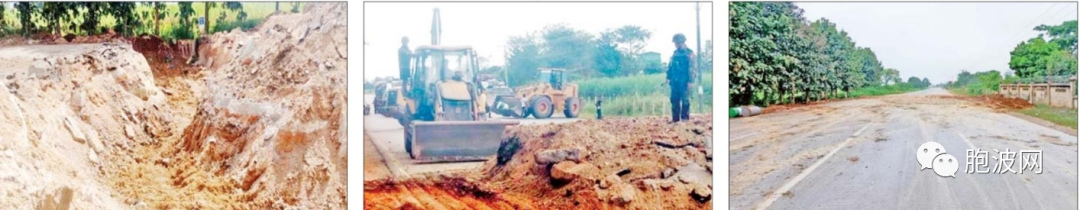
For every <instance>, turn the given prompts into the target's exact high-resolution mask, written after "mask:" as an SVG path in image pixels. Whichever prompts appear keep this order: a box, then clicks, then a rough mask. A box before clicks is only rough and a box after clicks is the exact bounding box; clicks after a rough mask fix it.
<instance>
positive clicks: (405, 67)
mask: <svg viewBox="0 0 1080 210" xmlns="http://www.w3.org/2000/svg"><path fill="white" fill-rule="evenodd" d="M410 58H412V51H410V50H409V37H401V48H399V49H398V63H399V64H401V67H400V68H401V72H400V73H401V77H400V79H401V86H402V87H403V88H404V87H408V85H407V84H409V59H410Z"/></svg>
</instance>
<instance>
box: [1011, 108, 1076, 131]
mask: <svg viewBox="0 0 1080 210" xmlns="http://www.w3.org/2000/svg"><path fill="white" fill-rule="evenodd" d="M1018 112H1020V113H1022V114H1025V115H1028V116H1032V117H1036V118H1039V119H1043V120H1046V121H1050V122H1053V123H1054V124H1058V125H1062V126H1065V127H1068V128H1072V129H1076V116H1077V115H1076V114H1077V113H1076V109H1064V108H1054V107H1050V106H1046V105H1042V104H1039V105H1035V106H1034V107H1031V108H1027V109H1023V110H1020V111H1018Z"/></svg>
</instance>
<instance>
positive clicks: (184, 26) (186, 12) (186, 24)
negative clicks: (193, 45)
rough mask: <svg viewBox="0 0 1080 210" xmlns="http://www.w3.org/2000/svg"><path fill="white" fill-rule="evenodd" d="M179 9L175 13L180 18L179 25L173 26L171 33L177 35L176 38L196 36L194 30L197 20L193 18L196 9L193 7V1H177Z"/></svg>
mask: <svg viewBox="0 0 1080 210" xmlns="http://www.w3.org/2000/svg"><path fill="white" fill-rule="evenodd" d="M176 4H177V7H178V8H179V11H178V12H177V13H175V14H176V15H177V16H178V18H179V21H178V24H177V27H174V28H173V32H172V33H171V34H173V35H175V36H176V37H173V38H176V39H191V38H195V33H194V31H193V28H194V25H195V21H194V20H192V18H193V17H194V16H195V9H194V8H192V7H191V5H192V2H178V3H176Z"/></svg>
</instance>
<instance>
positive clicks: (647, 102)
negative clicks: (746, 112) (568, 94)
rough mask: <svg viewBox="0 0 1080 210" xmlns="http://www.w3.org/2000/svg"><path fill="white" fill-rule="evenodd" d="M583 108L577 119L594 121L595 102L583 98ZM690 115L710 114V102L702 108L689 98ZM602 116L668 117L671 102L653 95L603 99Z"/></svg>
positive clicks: (656, 94) (694, 99) (695, 99)
mask: <svg viewBox="0 0 1080 210" xmlns="http://www.w3.org/2000/svg"><path fill="white" fill-rule="evenodd" d="M583 103H584V104H583V105H584V106H583V107H582V110H581V114H580V115H579V116H578V118H583V119H596V100H595V98H592V97H586V98H583ZM690 103H691V104H690V110H691V113H711V112H712V101H711V100H709V101H704V107H702V106H699V105H698V101H697V98H690ZM602 106H603V112H604V116H625V117H637V116H670V115H671V100H670V99H669V95H668V94H660V93H653V94H648V95H627V96H620V97H615V98H607V99H604V102H603V103H602Z"/></svg>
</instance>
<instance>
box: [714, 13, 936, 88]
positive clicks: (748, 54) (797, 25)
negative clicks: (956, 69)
mask: <svg viewBox="0 0 1080 210" xmlns="http://www.w3.org/2000/svg"><path fill="white" fill-rule="evenodd" d="M728 14H729V15H728V20H729V23H730V28H729V30H728V37H729V40H730V42H729V44H730V54H729V56H730V58H731V59H730V60H729V63H728V69H729V70H730V73H729V81H730V92H729V97H730V98H731V102H732V103H731V104H732V105H746V104H757V105H770V104H779V103H804V102H811V101H817V100H823V99H828V98H835V97H843V96H846V94H847V93H849V92H851V91H853V90H856V89H859V88H865V87H871V86H881V85H889V84H900V83H903V80H902V79H901V77H900V72H899V71H898V70H896V69H893V68H885V67H884V66H883V65H882V63H881V61H880V60H878V59H877V56H876V55H875V54H874V51H873V50H871V49H870V48H866V47H859V46H857V45H855V42H854V41H852V40H851V37H849V36H848V34H847V32H845V31H843V30H839V29H837V27H836V24H834V23H832V22H830V21H829V20H828V19H825V18H821V19H819V20H815V21H813V22H810V21H808V20H806V18H805V17H803V10H802V9H801V8H799V7H797V6H795V4H794V3H791V2H731V3H729V13H728ZM908 83H911V84H905V85H912V86H915V87H920V88H925V87H928V86H929V85H930V84H929V81H928V79H926V78H923V79H918V78H909V80H908Z"/></svg>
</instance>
